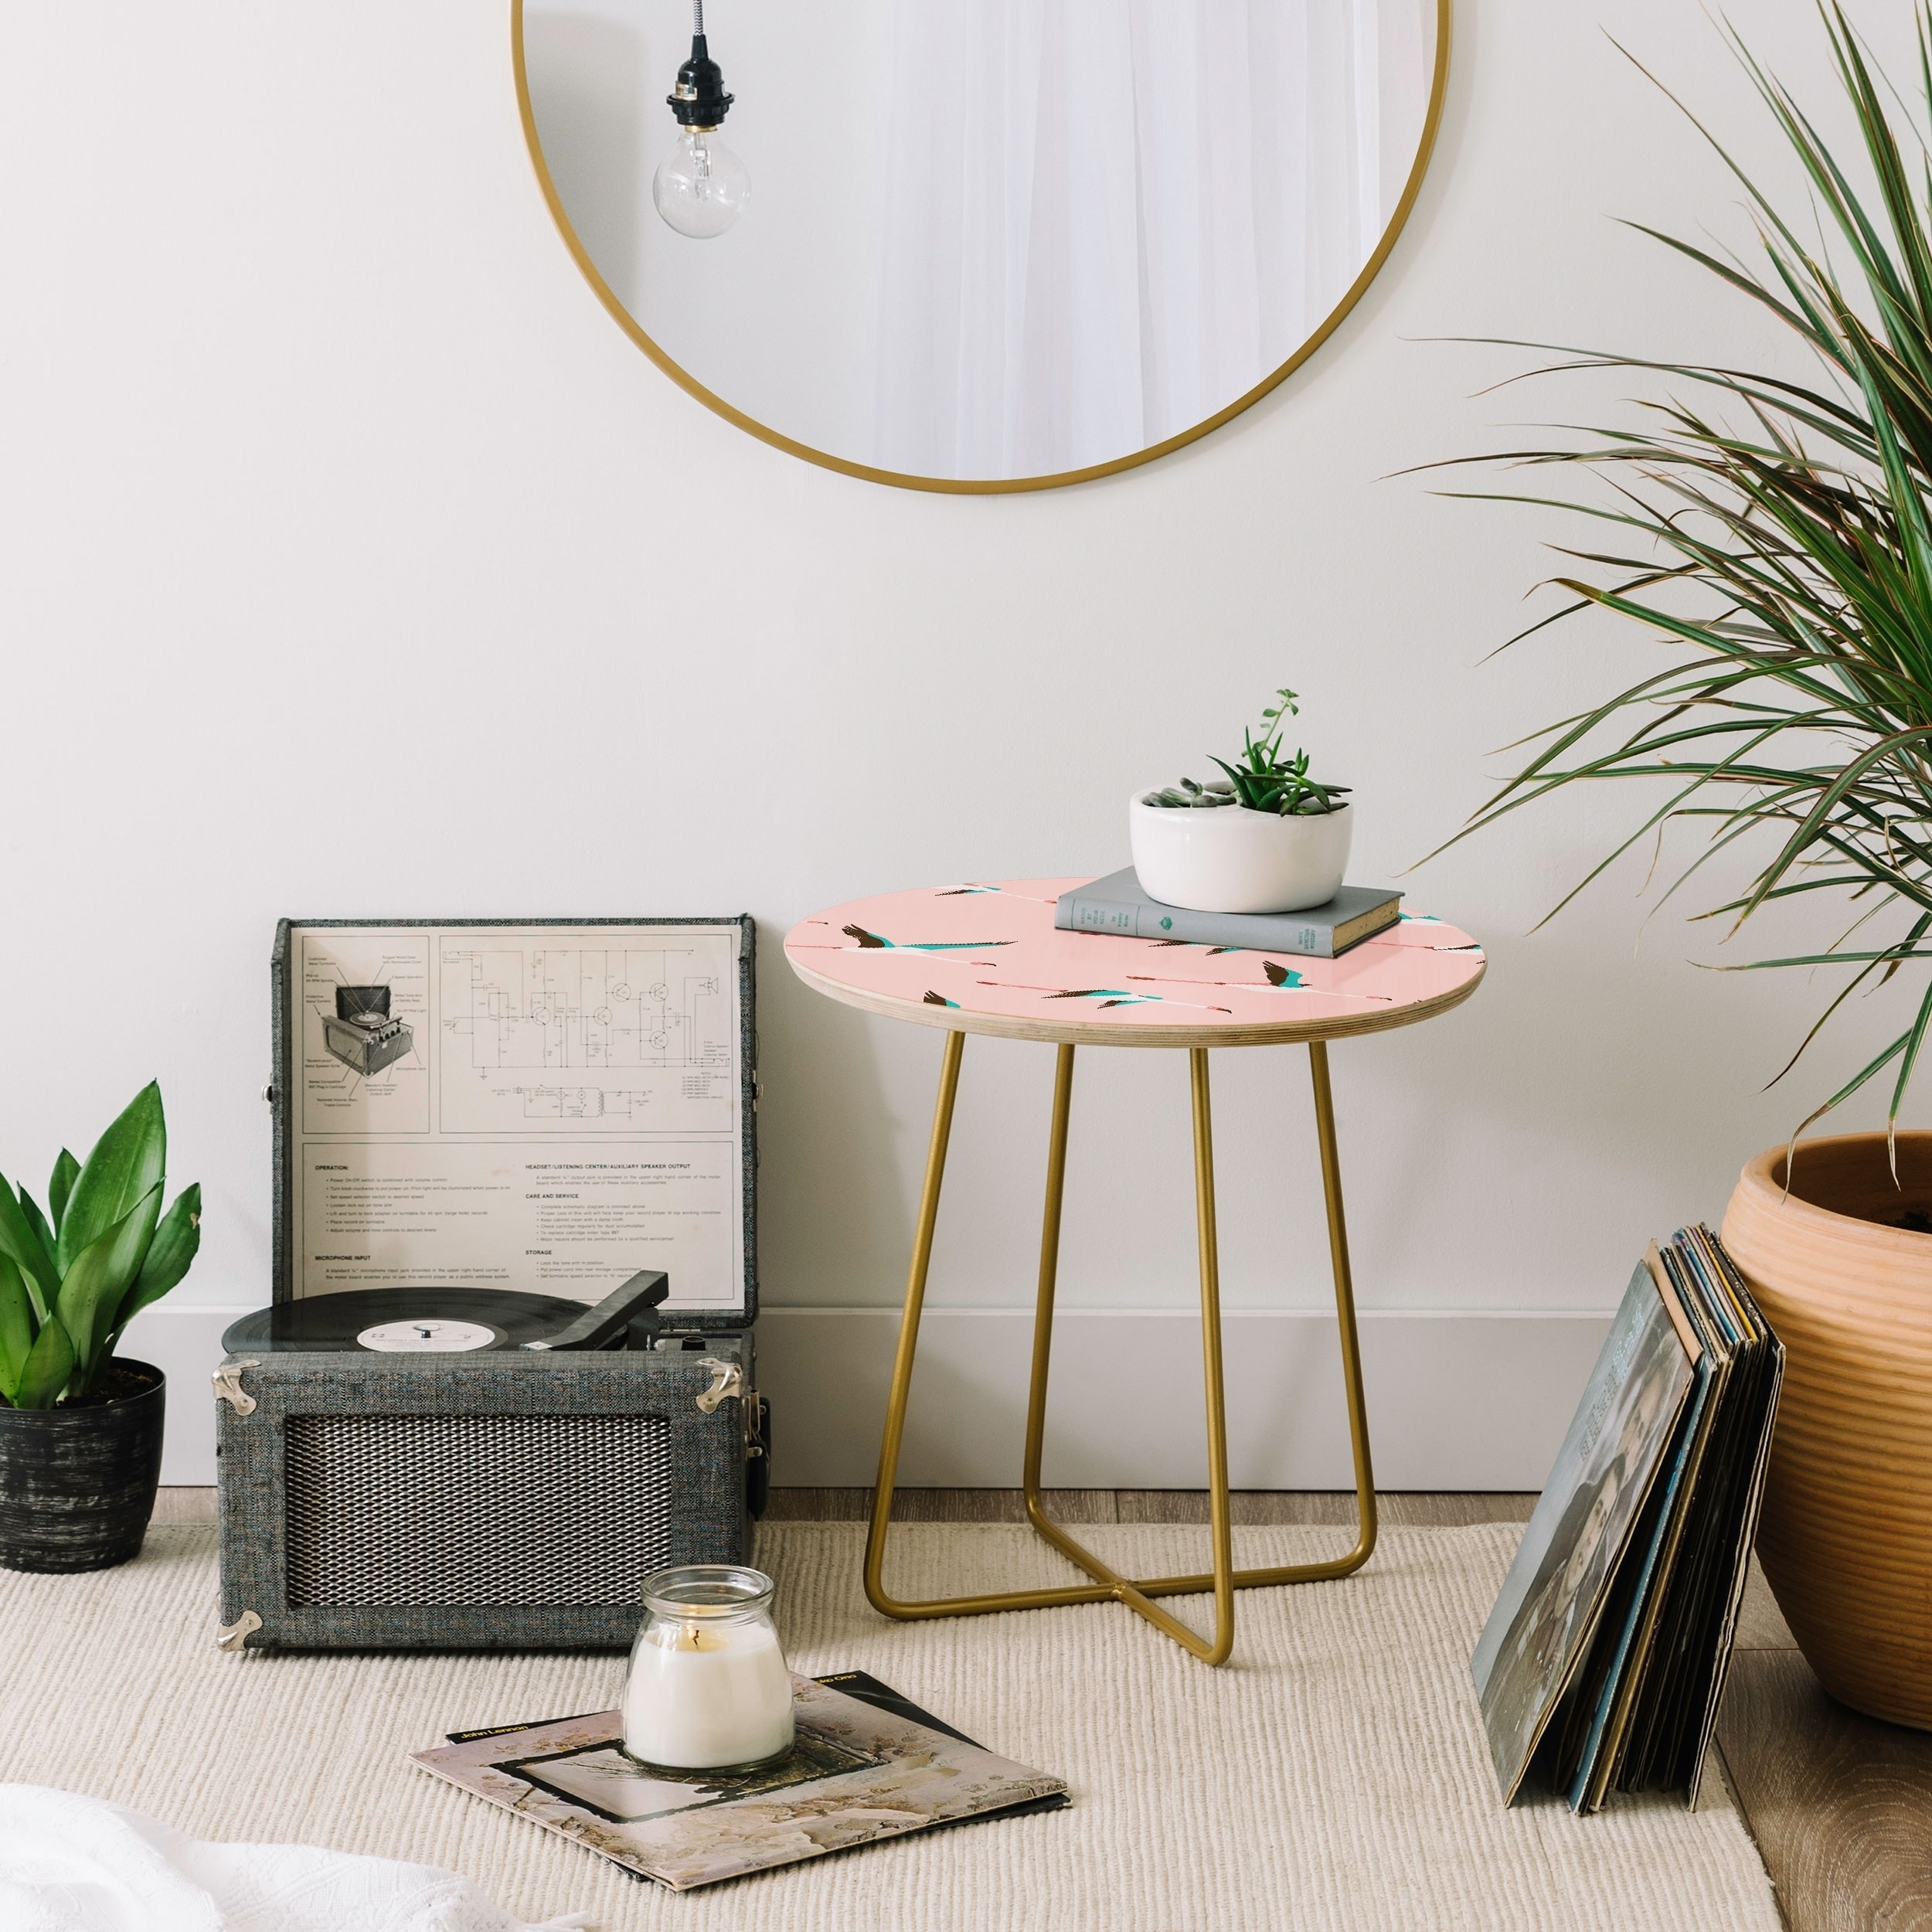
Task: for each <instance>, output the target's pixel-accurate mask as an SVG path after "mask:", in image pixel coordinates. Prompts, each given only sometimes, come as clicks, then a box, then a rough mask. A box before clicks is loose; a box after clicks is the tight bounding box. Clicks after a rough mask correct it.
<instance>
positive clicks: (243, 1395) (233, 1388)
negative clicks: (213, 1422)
mask: <svg viewBox="0 0 1932 1932" xmlns="http://www.w3.org/2000/svg"><path fill="white" fill-rule="evenodd" d="M260 1366H262V1365H261V1364H260V1362H257V1361H254V1360H253V1359H250V1360H249V1361H247V1362H223V1364H222V1365H221V1366H220V1367H219V1369H216V1371H215V1376H214V1382H215V1400H216V1401H217V1402H232V1403H233V1404H234V1405H235V1413H236V1415H238V1416H252V1415H253V1413H255V1398H254V1397H253V1396H251V1395H250V1393H248V1391H247V1389H244V1388H243V1386H241V1372H242V1371H243V1369H259V1368H260Z"/></svg>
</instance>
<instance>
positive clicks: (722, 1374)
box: [698, 1355, 745, 1416]
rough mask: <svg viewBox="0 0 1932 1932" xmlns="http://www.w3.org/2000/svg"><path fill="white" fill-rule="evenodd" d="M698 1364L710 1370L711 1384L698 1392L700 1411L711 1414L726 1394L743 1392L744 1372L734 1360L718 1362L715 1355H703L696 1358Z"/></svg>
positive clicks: (732, 1394) (733, 1394) (731, 1394)
mask: <svg viewBox="0 0 1932 1932" xmlns="http://www.w3.org/2000/svg"><path fill="white" fill-rule="evenodd" d="M698 1366H699V1368H700V1369H709V1370H710V1371H711V1386H710V1387H709V1388H708V1389H700V1390H699V1393H698V1408H699V1412H700V1413H702V1414H705V1415H707V1416H708V1415H709V1414H711V1413H713V1411H714V1410H716V1408H717V1406H718V1404H719V1403H721V1402H723V1400H725V1398H726V1396H735V1395H738V1394H740V1393H742V1392H743V1389H744V1386H745V1372H744V1370H743V1369H741V1368H740V1367H739V1366H738V1365H737V1363H736V1362H720V1361H719V1359H717V1357H716V1355H700V1356H699V1358H698Z"/></svg>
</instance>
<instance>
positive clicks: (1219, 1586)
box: [866, 1032, 1376, 1665]
mask: <svg viewBox="0 0 1932 1932" xmlns="http://www.w3.org/2000/svg"><path fill="white" fill-rule="evenodd" d="M964 1045H965V1036H964V1034H962V1033H956V1032H955V1033H948V1034H947V1036H946V1051H945V1056H944V1060H943V1062H942V1063H941V1066H940V1078H939V1098H938V1101H937V1105H936V1106H935V1107H934V1113H933V1133H932V1140H931V1142H930V1146H929V1148H928V1150H927V1158H926V1184H925V1187H924V1189H923V1192H922V1193H921V1196H920V1204H919V1226H918V1231H917V1235H916V1236H915V1237H914V1240H913V1261H912V1268H911V1271H910V1274H909V1276H908V1277H907V1280H906V1306H905V1312H904V1315H903V1317H902V1318H901V1321H900V1332H899V1352H898V1355H897V1358H896V1361H895V1362H894V1364H893V1384H892V1392H891V1394H890V1396H889V1398H888V1400H887V1402H886V1433H885V1437H884V1440H883V1443H882V1444H881V1445H880V1448H879V1483H878V1487H877V1488H876V1490H875V1491H874V1492H873V1495H872V1526H871V1529H870V1530H869V1533H868V1535H867V1536H866V1596H867V1597H869V1599H870V1600H871V1602H872V1606H873V1607H874V1608H875V1609H877V1610H879V1611H883V1613H884V1614H886V1616H888V1617H900V1618H903V1619H906V1620H909V1621H910V1620H915V1619H919V1618H923V1617H969V1616H975V1615H981V1614H985V1613H987V1612H989V1611H1004V1610H1040V1609H1046V1608H1047V1607H1050V1606H1053V1605H1056V1604H1091V1603H1102V1602H1106V1601H1108V1600H1113V1601H1117V1602H1120V1603H1124V1604H1126V1605H1127V1606H1128V1608H1129V1609H1131V1610H1133V1611H1136V1612H1138V1614H1140V1615H1141V1616H1142V1617H1145V1618H1146V1619H1147V1621H1148V1622H1149V1623H1151V1624H1153V1625H1154V1626H1155V1628H1156V1629H1158V1630H1159V1631H1162V1632H1164V1633H1165V1634H1166V1635H1168V1636H1169V1637H1171V1638H1173V1639H1174V1641H1175V1642H1176V1643H1177V1644H1179V1645H1182V1647H1183V1648H1185V1649H1186V1650H1187V1651H1190V1652H1191V1653H1192V1655H1195V1656H1196V1657H1198V1658H1201V1659H1202V1662H1205V1663H1208V1664H1211V1665H1212V1664H1219V1663H1223V1662H1226V1658H1227V1656H1228V1654H1229V1652H1230V1651H1231V1650H1232V1649H1233V1645H1234V1592H1235V1591H1236V1590H1253V1589H1255V1588H1257V1587H1260V1586H1262V1585H1264V1584H1274V1583H1313V1582H1315V1581H1318V1580H1321V1579H1323V1578H1325V1577H1345V1576H1347V1575H1348V1574H1349V1573H1350V1572H1351V1571H1352V1570H1359V1569H1360V1568H1361V1566H1362V1565H1363V1564H1364V1563H1366V1562H1367V1561H1368V1560H1369V1555H1370V1553H1371V1552H1372V1551H1373V1549H1374V1548H1375V1542H1376V1505H1375V1476H1374V1472H1373V1470H1372V1467H1371V1464H1370V1461H1369V1421H1368V1412H1367V1409H1366V1405H1365V1403H1364V1402H1363V1400H1362V1355H1361V1349H1360V1345H1359V1341H1358V1338H1357V1336H1356V1333H1355V1291H1354V1287H1353V1284H1352V1281H1351V1280H1350V1277H1349V1239H1348V1230H1347V1227H1346V1226H1345V1223H1344V1220H1343V1217H1342V1171H1341V1165H1340V1162H1339V1160H1338V1157H1337V1155H1336V1151H1335V1110H1334V1100H1333V1095H1332V1092H1331V1090H1330V1087H1329V1084H1328V1049H1327V1046H1326V1045H1325V1043H1323V1042H1321V1041H1320V1040H1316V1041H1312V1042H1311V1043H1310V1045H1309V1048H1308V1053H1309V1058H1310V1061H1311V1071H1312V1073H1313V1076H1314V1081H1315V1126H1316V1131H1317V1134H1318V1138H1319V1141H1320V1143H1321V1181H1322V1189H1323V1192H1324V1195H1325V1199H1326V1202H1327V1206H1328V1248H1329V1255H1330V1258H1331V1260H1332V1264H1333V1267H1334V1272H1335V1313H1336V1316H1337V1318H1338V1321H1339V1324H1340V1327H1341V1339H1342V1378H1343V1381H1344V1383H1345V1386H1346V1389H1347V1393H1348V1403H1349V1438H1350V1440H1351V1442H1352V1445H1353V1448H1354V1452H1355V1498H1356V1502H1357V1507H1358V1512H1359V1529H1358V1532H1357V1535H1356V1538H1355V1546H1354V1547H1353V1548H1352V1549H1351V1550H1349V1553H1348V1554H1347V1555H1346V1556H1338V1557H1335V1558H1332V1559H1330V1560H1328V1561H1326V1562H1323V1563H1293V1564H1287V1565H1284V1566H1280V1567H1277V1568H1275V1569H1271V1570H1236V1569H1235V1567H1234V1566H1233V1535H1232V1531H1231V1529H1230V1515H1229V1507H1228V1472H1227V1417H1226V1400H1225V1393H1224V1388H1223V1378H1222V1366H1221V1282H1220V1266H1219V1253H1218V1250H1217V1247H1216V1230H1215V1212H1214V1138H1213V1120H1212V1110H1211V1107H1210V1105H1209V1089H1208V1059H1207V1049H1206V1048H1204V1047H1193V1048H1191V1049H1189V1083H1190V1086H1191V1088H1192V1098H1193V1112H1194V1189H1195V1217H1196V1229H1197V1232H1198V1236H1199V1248H1200V1274H1201V1353H1202V1369H1203V1373H1204V1376H1205V1380H1206V1399H1207V1437H1208V1518H1209V1541H1210V1544H1211V1546H1212V1549H1213V1564H1214V1567H1213V1570H1211V1571H1209V1573H1206V1574H1205V1575H1199V1576H1191V1577H1145V1578H1129V1577H1122V1576H1121V1575H1120V1574H1119V1573H1117V1571H1115V1570H1112V1569H1111V1568H1110V1567H1109V1566H1107V1564H1105V1563H1102V1562H1101V1561H1100V1559H1099V1558H1098V1557H1097V1556H1095V1555H1094V1553H1093V1552H1092V1551H1090V1550H1089V1549H1085V1548H1083V1546H1081V1545H1080V1544H1079V1543H1076V1542H1075V1541H1074V1540H1073V1538H1072V1537H1071V1536H1069V1535H1068V1534H1067V1533H1066V1531H1065V1530H1064V1529H1062V1528H1061V1527H1060V1525H1059V1524H1058V1523H1056V1522H1054V1521H1053V1519H1052V1518H1051V1517H1050V1516H1049V1515H1047V1513H1046V1505H1045V1503H1044V1502H1043V1498H1042V1497H1041V1494H1040V1461H1041V1454H1042V1449H1043V1443H1044V1440H1045V1437H1046V1386H1047V1379H1048V1375H1049V1369H1050V1367H1051V1362H1052V1354H1053V1295H1054V1290H1055V1287H1056V1283H1057V1281H1058V1277H1059V1270H1060V1211H1061V1202H1062V1199H1063V1194H1064V1192H1065V1187H1066V1131H1067V1123H1068V1120H1069V1117H1070V1114H1071V1112H1072V1107H1073V1048H1072V1046H1062V1047H1061V1048H1060V1054H1059V1060H1058V1064H1057V1066H1056V1070H1055V1076H1054V1081H1053V1131H1052V1134H1051V1136H1050V1138H1049V1144H1048V1151H1047V1162H1046V1213H1045V1216H1044V1218H1043V1223H1042V1226H1041V1230H1040V1264H1039V1298H1038V1301H1037V1302H1036V1307H1035V1311H1034V1317H1033V1368H1032V1383H1031V1386H1030V1388H1029V1391H1028V1396H1027V1405H1026V1461H1025V1467H1024V1473H1023V1475H1022V1490H1023V1492H1024V1494H1025V1496H1026V1514H1027V1517H1028V1519H1029V1521H1030V1522H1032V1525H1033V1527H1034V1528H1035V1529H1036V1530H1038V1531H1039V1533H1040V1535H1041V1536H1043V1537H1045V1538H1046V1540H1047V1541H1048V1542H1049V1543H1051V1544H1053V1546H1054V1548H1055V1549H1058V1550H1060V1552H1061V1553H1062V1554H1063V1555H1064V1556H1067V1557H1069V1558H1070V1559H1071V1560H1072V1561H1073V1562H1074V1563H1077V1564H1078V1565H1079V1566H1080V1568H1081V1569H1083V1570H1085V1571H1086V1572H1087V1574H1088V1575H1089V1576H1090V1577H1093V1578H1094V1582H1093V1583H1089V1584H1076V1585H1073V1586H1070V1587H1066V1588H1062V1589H1057V1590H1009V1591H1003V1592H998V1593H995V1594H989V1595H986V1596H981V1597H940V1598H936V1599H933V1600H928V1601H924V1602H920V1603H902V1602H900V1600H897V1599H896V1598H895V1597H890V1596H889V1595H888V1594H886V1587H885V1583H884V1577H883V1573H884V1570H885V1561H886V1532H887V1530H888V1529H889V1527H890V1525H891V1522H892V1503H893V1484H894V1481H895V1480H896V1477H897V1474H898V1468H899V1450H900V1442H901V1440H902V1439H903V1436H904V1434H905V1425H906V1396H907V1393H908V1392H909V1390H910V1386H911V1383H912V1372H913V1354H914V1351H915V1350H916V1349H917V1346H918V1340H919V1321H920V1313H921V1311H922V1309H923V1306H924V1302H925V1296H926V1275H927V1269H928V1267H929V1266H930V1262H931V1259H932V1240H933V1228H934V1223H935V1222H936V1220H937V1218H938V1213H939V1190H940V1181H941V1179H942V1178H943V1177H944V1173H945V1168H946V1147H947V1141H948V1139H949V1138H951V1132H952V1117H953V1102H954V1097H955V1096H956V1094H957V1092H958V1088H959V1063H960V1057H961V1052H962V1051H963V1049H964ZM1209 1590H1212V1591H1213V1594H1214V1635H1213V1638H1212V1639H1209V1638H1204V1637H1202V1636H1199V1635H1198V1634H1196V1632H1195V1631H1192V1630H1190V1629H1189V1628H1188V1627H1187V1626H1186V1625H1185V1624H1183V1623H1182V1622H1181V1621H1179V1619H1178V1618H1176V1617H1172V1616H1170V1615H1169V1614H1168V1613H1167V1612H1166V1611H1164V1610H1162V1609H1161V1608H1160V1607H1159V1606H1158V1604H1155V1602H1154V1601H1153V1599H1154V1598H1155V1597H1179V1596H1196V1595H1200V1594H1204V1593H1206V1592H1207V1591H1209Z"/></svg>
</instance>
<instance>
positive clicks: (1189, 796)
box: [1141, 685, 1349, 818]
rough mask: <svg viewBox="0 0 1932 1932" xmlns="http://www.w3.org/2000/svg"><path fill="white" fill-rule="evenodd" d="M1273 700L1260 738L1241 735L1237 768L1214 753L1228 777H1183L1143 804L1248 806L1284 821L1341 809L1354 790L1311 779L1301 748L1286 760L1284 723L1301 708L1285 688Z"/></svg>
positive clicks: (1263, 718) (1249, 733)
mask: <svg viewBox="0 0 1932 1932" xmlns="http://www.w3.org/2000/svg"><path fill="white" fill-rule="evenodd" d="M1274 696H1275V702H1274V703H1273V704H1272V705H1270V706H1268V708H1267V709H1266V710H1265V711H1264V712H1263V713H1261V724H1260V733H1261V735H1260V737H1259V738H1257V736H1255V735H1254V732H1253V730H1252V729H1250V730H1246V731H1243V733H1242V734H1241V758H1240V763H1239V764H1232V765H1231V764H1228V762H1227V761H1226V760H1225V759H1223V758H1216V757H1213V754H1212V753H1210V754H1209V757H1210V760H1211V762H1212V763H1213V764H1217V765H1219V767H1221V769H1222V770H1223V771H1224V772H1226V774H1227V776H1226V777H1225V778H1211V779H1209V781H1208V782H1207V783H1206V784H1204V785H1203V784H1196V782H1195V781H1194V780H1193V779H1192V778H1183V779H1182V781H1181V782H1180V784H1179V787H1178V788H1177V787H1174V786H1172V785H1168V786H1165V787H1163V788H1162V790H1160V791H1150V792H1148V793H1146V794H1145V795H1144V796H1143V797H1142V798H1141V804H1144V805H1173V806H1190V807H1192V806H1199V805H1210V806H1212V805H1244V806H1246V807H1247V809H1248V810H1249V811H1267V812H1274V813H1277V814H1278V815H1280V816H1281V817H1282V818H1318V817H1320V816H1321V815H1323V814H1325V813H1327V812H1331V811H1342V809H1343V808H1345V804H1346V802H1347V801H1345V799H1344V798H1343V797H1342V794H1344V793H1345V792H1346V791H1348V790H1349V787H1348V786H1346V785H1331V784H1318V783H1317V782H1316V781H1315V780H1314V779H1312V778H1311V777H1309V776H1308V753H1307V752H1305V751H1301V750H1298V751H1297V752H1296V753H1295V754H1294V757H1291V758H1284V757H1282V756H1281V721H1282V719H1284V718H1293V717H1298V716H1300V715H1301V706H1299V705H1298V704H1297V703H1296V702H1295V701H1294V699H1295V694H1294V692H1292V691H1291V690H1289V689H1287V687H1286V686H1285V685H1284V687H1283V688H1282V689H1281V690H1279V691H1277V692H1276V693H1275V694H1274Z"/></svg>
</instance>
